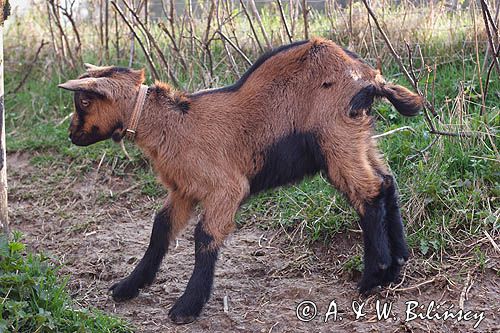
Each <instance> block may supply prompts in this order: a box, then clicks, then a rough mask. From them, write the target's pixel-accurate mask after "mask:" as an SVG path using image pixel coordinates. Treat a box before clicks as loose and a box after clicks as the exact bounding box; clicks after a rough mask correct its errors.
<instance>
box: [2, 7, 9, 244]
mask: <svg viewBox="0 0 500 333" xmlns="http://www.w3.org/2000/svg"><path fill="white" fill-rule="evenodd" d="M0 9H1V12H0V228H1V231H2V232H3V233H4V234H6V235H9V216H8V212H7V157H6V153H5V118H4V116H5V109H4V96H3V95H4V91H3V90H4V88H3V22H4V21H5V19H7V16H9V14H10V6H9V0H0Z"/></svg>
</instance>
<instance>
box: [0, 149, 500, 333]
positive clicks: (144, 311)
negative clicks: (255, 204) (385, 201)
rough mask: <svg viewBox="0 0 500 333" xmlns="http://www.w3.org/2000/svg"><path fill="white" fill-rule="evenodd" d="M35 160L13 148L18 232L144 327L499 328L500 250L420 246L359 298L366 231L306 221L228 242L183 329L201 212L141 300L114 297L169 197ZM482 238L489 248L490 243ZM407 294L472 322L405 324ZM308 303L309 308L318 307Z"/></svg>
mask: <svg viewBox="0 0 500 333" xmlns="http://www.w3.org/2000/svg"><path fill="white" fill-rule="evenodd" d="M32 157H33V156H32V155H27V154H14V155H10V156H9V157H8V159H9V165H10V169H9V173H10V174H9V177H10V178H9V179H10V180H9V181H10V183H9V187H10V189H9V199H10V217H11V223H12V229H15V230H20V231H22V232H23V233H24V235H25V237H24V241H25V242H26V243H28V244H29V245H30V247H32V248H33V249H35V250H39V251H44V252H45V253H49V254H52V255H54V257H55V258H57V260H58V261H60V262H61V263H62V264H64V267H63V269H62V270H61V274H63V275H69V276H70V278H69V286H70V288H71V291H72V293H73V296H74V297H75V299H76V300H77V301H78V302H79V303H80V304H82V305H91V306H95V307H98V308H100V309H102V310H104V311H106V312H109V313H113V314H116V315H118V316H120V317H122V318H124V319H126V320H127V321H129V322H131V323H132V324H133V325H134V326H135V327H136V328H137V331H138V332H265V333H267V332H355V331H358V332H431V331H433V332H438V331H440V332H473V331H477V332H500V297H499V292H500V282H499V280H500V279H499V276H498V275H497V273H495V270H498V266H499V257H498V253H495V252H494V251H490V252H488V254H489V255H490V254H491V255H490V256H489V259H488V260H487V264H486V268H484V269H483V270H480V269H478V266H477V265H476V264H474V261H473V260H472V259H471V257H472V255H471V253H470V250H469V252H467V251H464V253H463V255H462V256H460V257H458V258H457V257H446V256H443V259H442V262H441V263H439V262H437V261H436V260H432V258H423V257H421V256H420V254H418V253H414V254H413V255H412V257H411V260H410V262H409V263H408V265H406V267H405V270H404V272H403V273H404V279H403V281H402V283H401V284H399V285H397V286H390V287H389V288H385V289H383V290H381V291H380V292H378V293H377V294H375V295H372V296H370V297H368V298H360V297H359V295H358V293H357V291H356V282H357V281H358V279H359V276H358V275H356V274H349V273H346V272H345V271H346V270H345V269H344V268H343V267H344V264H345V262H346V261H347V260H348V259H349V258H351V256H353V255H354V254H356V253H360V251H361V247H360V246H361V239H360V234H359V233H358V232H348V233H344V234H339V235H337V236H336V237H335V239H334V240H333V241H332V242H331V244H329V245H323V244H313V245H304V244H305V237H304V236H303V235H301V234H300V232H299V230H298V229H297V230H295V231H294V230H292V231H290V230H287V231H285V230H283V229H269V230H262V229H259V228H258V227H257V226H255V225H252V224H250V223H244V224H243V226H242V227H240V228H239V229H238V230H236V232H235V233H234V235H233V236H232V238H230V239H229V240H228V242H227V245H226V247H225V248H224V249H223V251H222V253H221V255H220V260H219V262H218V264H217V270H216V278H215V286H214V292H213V296H212V298H211V300H210V301H209V303H208V304H207V306H206V308H205V310H204V311H203V313H202V315H201V317H200V318H199V320H197V321H196V322H194V323H192V324H189V325H184V326H175V325H173V324H172V323H171V322H170V321H169V319H168V316H167V313H168V310H169V309H170V307H171V306H172V305H173V304H174V302H175V300H176V299H177V297H179V296H180V295H181V293H182V291H183V289H184V287H185V286H186V284H187V281H188V279H189V276H190V274H191V271H192V266H193V259H194V255H193V253H194V245H193V237H192V233H193V229H194V227H193V226H194V224H195V223H194V221H192V223H191V224H190V226H189V227H188V229H187V230H186V231H185V232H184V233H183V235H182V236H181V237H180V238H179V239H178V242H177V244H172V246H171V248H170V250H169V253H168V255H167V256H166V258H165V260H164V262H163V265H162V268H161V271H160V272H159V273H158V276H157V279H156V281H155V282H154V284H153V285H152V286H150V287H149V288H147V289H145V290H143V292H142V293H141V294H140V296H139V297H138V298H136V299H134V300H132V301H129V302H125V303H115V302H114V301H113V300H112V299H111V297H110V296H109V294H108V287H110V286H111V284H112V283H113V282H115V281H117V280H119V279H120V278H122V277H125V276H126V274H128V273H129V272H130V271H131V270H132V269H133V267H134V265H135V263H136V262H137V261H138V260H139V259H140V258H141V256H142V255H143V253H144V251H145V249H146V247H147V244H148V239H149V233H150V230H151V226H152V217H153V214H154V211H155V210H156V209H157V208H158V207H159V206H160V205H161V201H160V200H157V199H155V200H153V199H151V198H148V197H147V196H145V195H143V194H141V191H140V188H139V187H138V186H135V187H134V183H131V181H130V179H129V178H128V177H127V176H120V177H118V176H115V175H113V173H112V172H111V171H110V170H107V168H100V169H99V168H97V167H94V168H93V171H91V172H90V173H87V174H81V175H75V174H74V172H73V173H69V172H67V170H68V164H69V162H58V163H59V164H58V163H53V164H52V165H50V166H49V167H43V168H41V167H36V166H34V165H32V164H31V163H30V159H31V158H32ZM355 225H356V223H355V222H354V221H353V228H354V226H355ZM476 245H477V246H482V247H491V244H489V242H488V240H479V241H478V244H476ZM224 299H226V300H227V302H224ZM304 300H309V301H313V302H315V304H316V307H317V315H316V317H314V319H312V320H311V321H309V322H302V321H300V320H299V319H298V318H297V314H296V309H297V306H298V305H299V303H301V302H302V301H304ZM377 300H379V301H380V302H381V304H387V305H389V304H393V308H392V312H391V315H390V316H389V318H388V319H382V320H377V316H376V313H377V311H376V304H377V303H376V302H377ZM332 301H334V303H331V302H332ZM408 301H418V302H419V304H420V305H421V306H423V308H422V307H421V308H419V310H418V311H417V310H415V312H418V313H421V314H422V315H424V314H425V313H426V310H427V309H428V306H429V305H430V303H431V301H435V302H436V306H437V305H438V304H439V305H440V307H439V308H438V309H437V310H436V306H435V307H434V309H433V310H431V311H430V314H431V315H433V316H434V317H435V316H436V313H439V314H443V313H444V312H445V310H447V309H450V307H451V309H450V310H449V311H451V312H453V313H457V312H458V311H459V310H460V308H461V307H463V308H464V313H466V312H467V311H472V312H469V316H466V318H465V319H467V318H468V319H469V320H465V319H462V320H461V321H458V320H457V319H452V318H448V319H447V320H442V319H441V320H436V319H434V320H432V319H420V318H418V319H415V320H411V321H408V320H406V317H405V310H406V305H405V302H408ZM353 302H354V306H356V305H358V307H359V305H361V304H364V307H363V309H362V310H363V313H364V314H365V315H364V316H362V317H361V318H359V319H356V318H355V312H354V311H353V309H352V306H353ZM224 303H226V306H224ZM335 304H336V306H337V318H336V319H337V320H336V321H335V320H334V319H335V318H334V315H331V316H329V318H328V319H329V320H328V321H327V322H325V314H326V312H327V310H328V309H329V306H330V305H331V307H330V310H332V311H333V310H334V309H335V306H334V305H335ZM311 309H312V308H311ZM301 310H302V311H299V313H300V314H303V315H304V316H306V315H308V314H309V315H310V314H311V313H312V312H309V313H308V312H307V309H303V308H302V309H301ZM480 313H483V314H484V319H482V321H481V322H480V324H479V326H478V327H477V328H476V329H474V328H473V326H474V324H475V323H476V322H477V321H478V320H479V319H478V317H475V318H473V316H479V315H480ZM340 317H342V320H341V319H340ZM409 319H411V317H410V318H409Z"/></svg>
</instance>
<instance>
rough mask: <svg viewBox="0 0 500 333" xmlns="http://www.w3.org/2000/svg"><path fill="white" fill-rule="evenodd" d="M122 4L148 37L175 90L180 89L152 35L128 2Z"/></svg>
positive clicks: (124, 1)
mask: <svg viewBox="0 0 500 333" xmlns="http://www.w3.org/2000/svg"><path fill="white" fill-rule="evenodd" d="M122 2H123V4H124V5H125V7H127V9H128V10H129V11H130V12H131V13H132V15H133V16H134V18H135V20H136V21H137V23H139V26H140V27H141V28H142V30H143V31H144V32H145V33H146V35H147V36H148V39H149V41H150V43H151V44H152V45H153V48H154V49H155V50H156V53H158V57H159V58H160V60H161V62H162V63H163V66H164V67H165V69H166V70H167V72H168V75H169V76H170V79H171V80H172V83H173V84H174V85H175V87H176V88H181V87H180V85H179V81H178V80H177V77H176V76H175V75H174V73H173V72H172V69H171V68H170V65H169V64H168V62H167V60H166V59H165V55H164V54H163V52H162V51H161V49H160V47H159V46H158V44H157V43H156V40H155V39H154V37H153V35H151V32H149V30H148V28H147V27H146V25H145V24H144V23H142V21H141V19H140V17H139V15H137V13H136V12H135V11H134V10H133V9H132V7H131V6H130V5H129V4H128V2H127V1H126V0H122Z"/></svg>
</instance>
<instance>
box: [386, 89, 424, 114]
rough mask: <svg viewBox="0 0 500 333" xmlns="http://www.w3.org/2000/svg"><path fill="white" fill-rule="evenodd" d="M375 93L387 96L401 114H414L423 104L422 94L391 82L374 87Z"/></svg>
mask: <svg viewBox="0 0 500 333" xmlns="http://www.w3.org/2000/svg"><path fill="white" fill-rule="evenodd" d="M376 94H377V96H380V97H385V98H387V99H388V100H389V102H391V103H392V105H394V107H395V108H396V110H398V112H399V113H401V114H402V115H403V116H407V117H410V116H415V115H417V114H418V112H419V111H420V110H421V109H422V108H423V106H424V99H423V97H422V96H420V95H418V94H415V93H414V92H411V91H410V90H408V89H407V88H405V87H403V86H400V85H396V84H391V83H383V84H380V85H379V86H378V87H376Z"/></svg>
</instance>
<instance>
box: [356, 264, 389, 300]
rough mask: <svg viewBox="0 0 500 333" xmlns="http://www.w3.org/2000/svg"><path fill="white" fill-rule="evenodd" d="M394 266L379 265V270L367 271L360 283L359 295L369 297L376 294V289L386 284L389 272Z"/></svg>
mask: <svg viewBox="0 0 500 333" xmlns="http://www.w3.org/2000/svg"><path fill="white" fill-rule="evenodd" d="M391 267H392V266H389V265H388V264H381V263H379V264H378V267H377V269H373V270H366V269H365V271H364V272H363V277H362V278H361V281H360V282H359V283H358V289H359V293H360V294H361V295H364V296H366V295H369V294H371V293H372V291H373V292H375V288H376V287H379V286H384V285H385V284H386V278H387V272H388V271H389V270H390V268H391Z"/></svg>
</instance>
